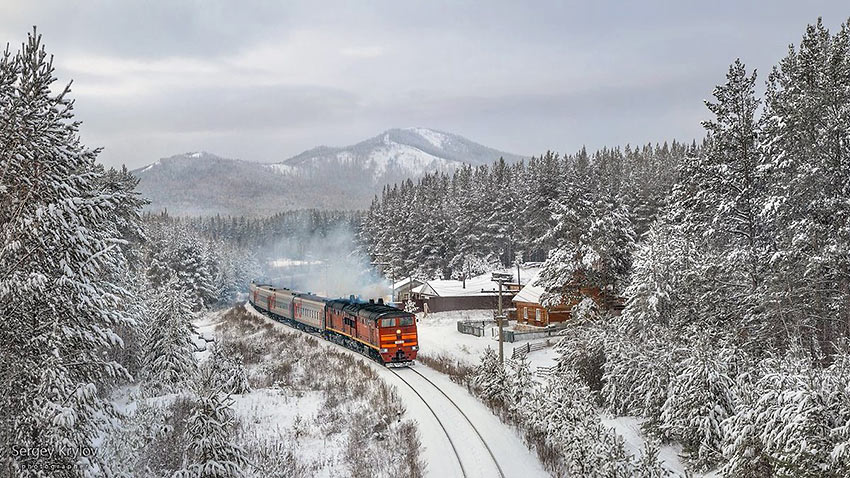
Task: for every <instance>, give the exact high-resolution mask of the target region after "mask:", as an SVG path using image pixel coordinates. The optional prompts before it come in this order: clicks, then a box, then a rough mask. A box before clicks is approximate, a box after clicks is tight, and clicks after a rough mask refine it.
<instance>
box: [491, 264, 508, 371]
mask: <svg viewBox="0 0 850 478" xmlns="http://www.w3.org/2000/svg"><path fill="white" fill-rule="evenodd" d="M490 277H491V280H492V281H493V282H498V283H499V312H498V314H497V315H496V323H497V324H498V325H499V362H500V363H502V364H504V363H505V337H504V333H503V332H504V326H505V316H504V314H503V313H502V284H503V283H505V282H509V281H511V280H513V276H512V275H511V274H505V273H503V272H493V273H492V274H491V276H490Z"/></svg>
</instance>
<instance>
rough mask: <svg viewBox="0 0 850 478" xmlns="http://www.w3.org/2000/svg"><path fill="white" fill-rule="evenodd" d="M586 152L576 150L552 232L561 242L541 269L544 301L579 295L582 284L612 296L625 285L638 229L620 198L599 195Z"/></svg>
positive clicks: (549, 303)
mask: <svg viewBox="0 0 850 478" xmlns="http://www.w3.org/2000/svg"><path fill="white" fill-rule="evenodd" d="M587 161H588V160H587V154H586V153H585V152H584V150H582V152H581V153H580V154H579V155H578V156H577V158H576V161H575V165H574V166H573V172H572V173H571V176H570V177H571V178H572V179H571V180H570V181H569V182H568V183H567V185H566V186H565V188H566V195H565V196H563V197H562V199H561V202H560V204H559V205H558V209H557V210H558V212H557V214H556V217H555V219H556V221H557V224H556V226H555V227H554V228H553V229H552V231H551V232H550V235H551V237H552V238H553V240H554V242H555V243H556V248H555V249H554V250H553V251H552V253H551V255H550V256H549V258H548V259H547V260H546V262H545V263H544V265H543V269H542V270H541V271H540V276H539V279H538V281H537V283H538V285H540V286H542V287H544V288H545V289H546V293H544V295H543V297H542V301H543V304H544V305H547V306H553V305H558V304H562V303H569V302H572V301H575V300H577V299H578V298H579V296H580V290H581V289H582V288H585V287H587V288H596V289H598V290H599V291H600V292H601V293H602V295H603V296H608V297H613V296H616V295H618V294H619V292H620V291H621V289H622V288H623V287H625V282H626V279H627V278H628V273H629V270H630V268H631V255H632V250H633V248H634V241H635V237H634V230H633V229H632V227H631V223H630V221H629V215H628V211H626V210H625V207H624V206H623V205H622V204H619V203H618V202H617V201H616V199H614V198H611V197H606V196H604V195H603V196H600V195H598V194H597V193H596V192H595V191H596V190H595V189H594V186H593V185H594V181H593V179H592V178H591V175H590V173H589V165H588V164H587Z"/></svg>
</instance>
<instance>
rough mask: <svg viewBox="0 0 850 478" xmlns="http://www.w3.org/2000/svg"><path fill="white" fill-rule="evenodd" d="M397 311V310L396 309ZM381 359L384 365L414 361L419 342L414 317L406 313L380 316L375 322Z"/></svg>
mask: <svg viewBox="0 0 850 478" xmlns="http://www.w3.org/2000/svg"><path fill="white" fill-rule="evenodd" d="M396 310H397V309H396ZM377 326H378V336H379V337H380V351H379V352H380V354H381V359H382V360H383V361H384V363H386V364H390V363H397V364H400V363H406V362H411V361H413V360H415V359H416V353H417V351H419V341H418V337H417V334H416V316H414V315H413V314H410V313H408V312H403V311H400V310H399V311H398V312H397V313H390V314H382V317H380V318H379V319H378V320H377Z"/></svg>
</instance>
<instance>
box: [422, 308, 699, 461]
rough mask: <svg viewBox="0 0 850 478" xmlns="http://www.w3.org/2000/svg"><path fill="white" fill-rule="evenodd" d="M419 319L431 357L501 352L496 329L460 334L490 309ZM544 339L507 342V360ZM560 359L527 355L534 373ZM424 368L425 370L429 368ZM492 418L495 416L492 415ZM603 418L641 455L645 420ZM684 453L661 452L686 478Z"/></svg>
mask: <svg viewBox="0 0 850 478" xmlns="http://www.w3.org/2000/svg"><path fill="white" fill-rule="evenodd" d="M417 316H418V317H419V322H418V324H417V327H418V331H419V343H420V347H421V352H420V353H424V354H427V355H430V356H438V355H442V354H446V355H449V356H451V357H453V358H456V359H460V360H462V361H464V362H466V363H468V364H470V365H475V364H477V363H478V360H479V357H480V355H481V353H483V352H484V350H485V349H486V348H487V347H492V348H493V349H494V350H498V347H499V342H498V340H497V335H496V333H495V332H494V329H495V326H491V327H489V328H488V329H486V330H485V334H484V337H475V336H473V335H466V334H461V333H460V332H458V331H457V321H459V320H492V318H493V312H492V311H490V310H459V311H450V312H437V313H431V314H428V316H427V317H426V316H424V315H423V314H422V313H419V314H417ZM544 340H545V339H534V340H530V341H521V342H516V343H505V344H504V353H505V357H511V354H512V353H513V350H514V348H521V347H524V346H526V344H527V343H528V342H531V343H538V342H543V341H544ZM552 342H553V343H554V342H555V341H552ZM557 357H558V353H557V351H556V350H555V347H547V348H544V349H542V350H535V351H533V352H531V353H529V354H528V355H527V358H528V360H529V362H530V364H531V368H532V370H537V369H538V367H551V366H553V365H555V359H556V358H557ZM422 368H423V369H424V368H425V367H422ZM426 370H428V371H429V373H433V374H436V375H438V376H441V377H442V379H441V380H442V381H443V382H448V383H452V382H451V381H450V380H448V378H447V377H445V376H442V374H439V373H437V372H434V371H433V370H430V369H426ZM429 376H430V375H429ZM537 378H538V380H540V381H542V380H543V378H541V377H537ZM455 386H457V385H455ZM458 388H460V387H458ZM466 395H467V397H468V399H469V400H474V401H476V402H477V400H476V399H475V398H473V397H471V396H469V394H466ZM488 413H489V411H488ZM490 415H491V416H492V414H490ZM600 418H601V420H602V423H604V424H605V425H606V426H608V427H610V428H613V429H614V430H615V431H616V432H617V433H618V434H619V435H621V436H622V437H623V439H624V440H625V445H626V449H627V450H628V451H629V452H630V453H632V455H635V456H638V455H640V453H641V451H642V450H643V449H644V443H645V441H646V438H645V437H644V435H643V433H642V432H641V429H640V424H641V423H642V419H640V418H636V417H612V416H610V415H606V414H604V413H600ZM493 419H494V420H496V421H498V419H497V418H495V417H493ZM523 446H524V445H523ZM680 453H681V447H680V446H678V445H663V446H661V448H660V451H659V459H660V460H661V461H662V462H663V463H664V465H665V466H666V467H667V468H668V469H670V470H671V471H673V472H674V473H676V474H679V475H682V476H684V474H685V465H684V464H683V463H682V460H681V458H680V456H679V454H680ZM509 476H510V475H509ZM694 476H705V477H712V476H715V474H714V473H708V474H705V475H701V474H698V473H697V474H694Z"/></svg>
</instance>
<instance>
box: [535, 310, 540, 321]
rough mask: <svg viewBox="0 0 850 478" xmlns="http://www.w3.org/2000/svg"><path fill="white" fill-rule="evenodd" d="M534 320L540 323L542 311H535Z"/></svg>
mask: <svg viewBox="0 0 850 478" xmlns="http://www.w3.org/2000/svg"><path fill="white" fill-rule="evenodd" d="M534 320H536V321H537V322H540V309H534Z"/></svg>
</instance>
